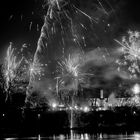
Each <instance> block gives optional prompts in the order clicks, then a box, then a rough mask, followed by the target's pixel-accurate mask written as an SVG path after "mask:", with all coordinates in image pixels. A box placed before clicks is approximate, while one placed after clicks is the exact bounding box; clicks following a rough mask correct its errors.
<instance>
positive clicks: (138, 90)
mask: <svg viewBox="0 0 140 140" xmlns="http://www.w3.org/2000/svg"><path fill="white" fill-rule="evenodd" d="M132 91H133V93H134V94H139V93H140V85H139V84H135V85H134V87H133V88H132Z"/></svg>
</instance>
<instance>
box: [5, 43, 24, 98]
mask: <svg viewBox="0 0 140 140" xmlns="http://www.w3.org/2000/svg"><path fill="white" fill-rule="evenodd" d="M14 53H15V49H14V48H12V43H10V46H9V47H8V49H7V54H6V57H5V63H4V68H3V74H4V79H5V90H6V92H7V93H8V92H9V91H8V90H9V88H10V86H11V85H12V84H13V81H14V80H15V79H16V78H17V71H18V68H19V66H20V64H21V61H22V59H20V60H19V61H18V60H17V57H16V56H15V54H14ZM8 94H9V93H8ZM6 99H7V97H6Z"/></svg>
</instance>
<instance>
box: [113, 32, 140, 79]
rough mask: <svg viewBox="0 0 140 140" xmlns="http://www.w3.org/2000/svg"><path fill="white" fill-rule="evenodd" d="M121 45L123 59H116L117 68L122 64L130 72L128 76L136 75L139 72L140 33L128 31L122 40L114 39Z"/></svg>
mask: <svg viewBox="0 0 140 140" xmlns="http://www.w3.org/2000/svg"><path fill="white" fill-rule="evenodd" d="M115 41H116V42H117V43H118V44H120V45H121V47H122V49H121V51H122V53H123V59H118V60H117V61H116V63H117V64H119V68H118V69H120V67H122V66H124V67H125V66H128V71H129V72H130V73H131V76H130V78H134V77H137V74H138V73H140V68H139V61H140V33H139V32H137V31H134V32H133V31H129V32H128V37H126V36H124V37H123V38H122V41H121V42H120V41H118V40H115Z"/></svg>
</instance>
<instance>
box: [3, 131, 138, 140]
mask: <svg viewBox="0 0 140 140" xmlns="http://www.w3.org/2000/svg"><path fill="white" fill-rule="evenodd" d="M4 140H140V133H136V132H135V133H134V134H132V135H127V134H121V135H109V134H96V135H95V134H94V135H91V134H88V133H84V134H78V133H73V131H71V133H70V135H64V134H60V135H57V136H56V135H54V136H50V137H41V136H40V135H38V136H37V137H26V138H5V139H4Z"/></svg>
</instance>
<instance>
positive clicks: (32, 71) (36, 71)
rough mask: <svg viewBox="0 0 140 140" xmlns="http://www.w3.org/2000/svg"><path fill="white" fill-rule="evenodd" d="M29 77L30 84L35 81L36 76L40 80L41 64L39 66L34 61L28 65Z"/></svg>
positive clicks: (37, 61) (41, 73) (37, 62)
mask: <svg viewBox="0 0 140 140" xmlns="http://www.w3.org/2000/svg"><path fill="white" fill-rule="evenodd" d="M29 75H30V82H32V81H33V80H35V77H36V76H38V77H39V79H40V78H41V76H42V75H43V64H41V63H40V62H39V60H38V59H35V60H34V61H33V62H30V63H29Z"/></svg>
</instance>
